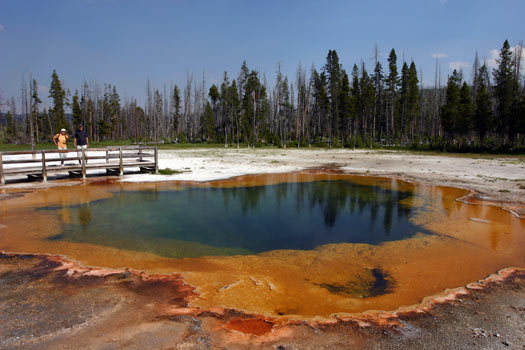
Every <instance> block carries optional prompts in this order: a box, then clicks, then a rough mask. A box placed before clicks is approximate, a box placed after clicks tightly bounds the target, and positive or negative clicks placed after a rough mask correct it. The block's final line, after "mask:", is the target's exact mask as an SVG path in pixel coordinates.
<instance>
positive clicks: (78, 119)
mask: <svg viewBox="0 0 525 350" xmlns="http://www.w3.org/2000/svg"><path fill="white" fill-rule="evenodd" d="M72 112H73V127H74V128H75V130H76V129H78V126H79V125H80V124H82V110H81V109H80V103H79V102H78V91H75V94H74V95H73V108H72Z"/></svg>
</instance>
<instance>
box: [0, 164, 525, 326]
mask: <svg viewBox="0 0 525 350" xmlns="http://www.w3.org/2000/svg"><path fill="white" fill-rule="evenodd" d="M465 194H466V191H465V190H459V189H453V188H444V187H436V186H427V185H420V184H414V183H408V182H405V181H401V180H395V179H387V178H377V177H360V176H350V175H344V174H330V173H328V174H327V173H317V174H316V173H308V172H301V173H292V174H274V175H255V176H243V177H239V178H235V179H230V180H224V181H215V182H209V183H202V184H200V183H188V182H186V183H182V182H173V183H156V184H116V183H113V184H107V183H103V184H96V183H92V184H87V185H81V186H73V187H60V188H52V189H43V190H35V191H33V192H31V193H29V194H27V195H25V196H23V197H19V198H13V199H10V200H8V201H3V202H0V206H1V207H0V208H1V212H0V219H1V224H2V225H4V226H2V229H1V230H0V250H4V251H11V252H27V253H50V254H62V255H65V256H67V257H68V258H71V259H75V260H78V261H79V262H81V263H82V264H85V265H91V266H103V267H109V268H117V267H130V268H134V269H139V270H144V271H147V272H150V273H173V272H180V273H182V274H183V276H184V279H185V281H186V283H189V284H191V285H192V286H195V287H196V288H197V289H196V291H197V296H196V297H195V298H194V299H193V300H192V302H191V303H192V306H197V307H201V308H203V309H207V308H211V307H217V306H221V307H226V308H234V309H241V310H245V311H247V312H252V313H260V314H265V315H273V316H278V315H285V316H287V317H293V318H311V317H315V316H321V317H327V316H329V315H331V314H334V313H356V312H363V311H368V310H394V309H397V308H400V307H403V306H408V305H413V304H417V303H419V302H420V301H421V300H422V299H423V298H424V297H426V296H430V295H434V294H437V293H439V292H441V291H442V290H444V289H446V288H455V287H460V286H464V285H466V284H468V283H469V282H473V281H476V280H479V279H482V278H484V277H486V276H487V275H489V274H491V273H494V272H496V271H497V270H498V269H500V268H503V267H509V266H516V267H523V266H524V253H525V249H524V248H525V221H523V220H520V219H518V218H516V217H514V216H513V215H512V214H511V213H509V212H507V211H504V210H501V209H500V208H498V207H494V206H487V205H475V204H465V203H462V202H460V201H457V200H456V199H457V198H459V197H462V196H464V195H465Z"/></svg>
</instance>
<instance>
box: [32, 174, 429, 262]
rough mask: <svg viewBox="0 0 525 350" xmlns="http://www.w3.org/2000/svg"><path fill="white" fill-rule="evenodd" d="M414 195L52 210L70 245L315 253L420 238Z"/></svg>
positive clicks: (324, 192) (119, 203)
mask: <svg viewBox="0 0 525 350" xmlns="http://www.w3.org/2000/svg"><path fill="white" fill-rule="evenodd" d="M412 195H413V194H412V193H410V192H401V191H393V190H388V189H385V188H381V187H377V186H365V185H359V184H355V183H352V182H350V181H343V180H337V181H316V182H306V183H282V184H277V185H270V186H256V187H235V188H194V187H188V188H183V189H181V190H173V191H170V190H167V191H152V190H148V191H126V190H121V191H119V192H114V193H113V196H112V197H111V198H109V199H103V200H98V201H94V202H90V203H87V204H81V205H74V206H68V207H47V208H41V209H40V210H49V211H51V212H53V213H55V214H56V215H57V217H58V218H59V220H64V219H63V218H64V217H67V220H64V221H63V223H62V227H63V232H62V233H60V234H58V235H56V236H53V237H50V238H49V239H51V240H67V241H73V242H84V243H92V244H99V245H107V246H112V247H117V248H122V249H128V250H137V251H147V252H152V253H155V254H158V255H161V256H167V257H197V256H204V255H235V254H255V253H260V252H265V251H270V250H275V249H301V250H304V249H314V248H315V247H318V246H320V245H323V244H327V243H343V242H348V243H369V244H379V243H381V242H385V241H391V240H400V239H404V238H408V237H411V236H413V235H414V234H416V233H418V232H422V233H428V232H426V231H425V230H424V229H423V228H422V227H419V226H417V225H415V224H413V223H412V222H411V221H410V218H411V216H412V215H414V214H413V210H414V209H413V208H410V207H409V206H406V205H404V204H402V203H401V201H402V200H404V199H407V198H409V197H410V196H412Z"/></svg>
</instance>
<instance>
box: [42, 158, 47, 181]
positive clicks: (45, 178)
mask: <svg viewBox="0 0 525 350" xmlns="http://www.w3.org/2000/svg"><path fill="white" fill-rule="evenodd" d="M42 181H44V182H46V181H47V167H46V151H42Z"/></svg>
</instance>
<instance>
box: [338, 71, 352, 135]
mask: <svg viewBox="0 0 525 350" xmlns="http://www.w3.org/2000/svg"><path fill="white" fill-rule="evenodd" d="M339 113H340V117H339V118H340V120H341V122H342V126H343V127H342V130H341V139H342V143H343V145H344V144H348V143H349V141H350V131H351V128H350V125H351V123H352V120H353V118H354V117H355V110H354V104H353V101H352V94H351V92H350V80H349V79H348V74H347V73H346V71H345V70H343V79H342V81H341V89H340V90H339Z"/></svg>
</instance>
